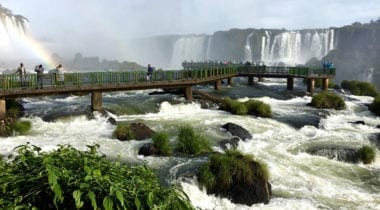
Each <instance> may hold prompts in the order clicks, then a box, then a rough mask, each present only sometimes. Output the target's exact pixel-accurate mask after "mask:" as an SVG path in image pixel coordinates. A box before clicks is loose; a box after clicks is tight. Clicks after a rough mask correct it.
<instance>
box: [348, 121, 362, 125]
mask: <svg viewBox="0 0 380 210" xmlns="http://www.w3.org/2000/svg"><path fill="white" fill-rule="evenodd" d="M350 123H352V124H357V125H365V122H364V121H363V120H358V121H353V122H350Z"/></svg>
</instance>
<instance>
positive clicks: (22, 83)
mask: <svg viewBox="0 0 380 210" xmlns="http://www.w3.org/2000/svg"><path fill="white" fill-rule="evenodd" d="M235 73H237V70H236V68H233V67H214V68H202V69H191V70H171V71H160V70H158V71H154V72H153V75H152V81H153V82H155V81H169V82H170V81H186V80H208V79H212V78H213V77H220V76H225V75H230V74H235ZM146 76H147V74H146V72H145V71H120V72H78V73H65V74H64V86H65V87H70V86H75V87H80V86H85V85H100V86H101V85H111V84H125V83H133V84H138V83H146V82H147V80H146ZM42 78H43V86H44V87H54V88H59V87H60V86H61V85H60V84H59V83H58V82H57V79H58V78H57V75H56V74H44V75H43V76H42ZM37 85H38V84H37V75H36V74H27V75H26V76H25V77H24V78H22V79H21V78H20V77H19V76H18V75H16V74H12V75H0V88H1V89H3V90H7V89H12V88H34V87H37Z"/></svg>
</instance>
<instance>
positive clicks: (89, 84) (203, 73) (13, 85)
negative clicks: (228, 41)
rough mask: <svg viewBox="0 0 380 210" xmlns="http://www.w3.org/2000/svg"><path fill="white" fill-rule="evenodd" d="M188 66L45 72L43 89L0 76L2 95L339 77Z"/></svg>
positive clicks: (33, 81) (32, 79)
mask: <svg viewBox="0 0 380 210" xmlns="http://www.w3.org/2000/svg"><path fill="white" fill-rule="evenodd" d="M185 66H186V69H185V70H177V71H155V72H154V73H153V76H152V82H151V83H148V82H147V81H146V72H143V71H139V72H133V71H123V72H82V73H66V74H65V81H64V85H63V86H61V85H59V84H58V82H57V77H56V75H55V74H45V75H43V86H44V88H43V89H35V88H36V87H37V86H38V85H37V76H36V74H28V75H26V76H25V78H24V79H23V81H24V82H23V84H22V83H21V80H20V78H19V76H18V75H0V97H1V98H7V97H25V96H39V95H54V94H62V93H73V92H82V93H89V92H96V91H98V92H107V91H122V90H143V89H155V88H181V87H190V86H193V85H197V84H202V83H210V82H214V81H218V80H221V79H226V78H230V77H237V76H239V77H243V76H248V77H275V78H290V77H292V78H293V77H298V78H309V79H310V78H312V79H316V78H332V77H334V76H335V69H311V68H305V67H269V66H243V65H218V66H214V67H209V66H205V64H202V63H189V64H186V65H185ZM196 67H198V68H196Z"/></svg>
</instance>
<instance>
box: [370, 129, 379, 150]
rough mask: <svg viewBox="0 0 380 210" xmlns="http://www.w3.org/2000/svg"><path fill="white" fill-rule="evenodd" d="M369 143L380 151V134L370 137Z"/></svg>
mask: <svg viewBox="0 0 380 210" xmlns="http://www.w3.org/2000/svg"><path fill="white" fill-rule="evenodd" d="M369 141H370V142H371V143H372V144H374V145H375V146H376V147H377V149H379V150H380V133H375V134H372V135H370V136H369Z"/></svg>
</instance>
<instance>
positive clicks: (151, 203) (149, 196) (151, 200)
mask: <svg viewBox="0 0 380 210" xmlns="http://www.w3.org/2000/svg"><path fill="white" fill-rule="evenodd" d="M147 202H148V206H149V207H153V205H154V204H153V193H152V192H149V193H148V199H147Z"/></svg>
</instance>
